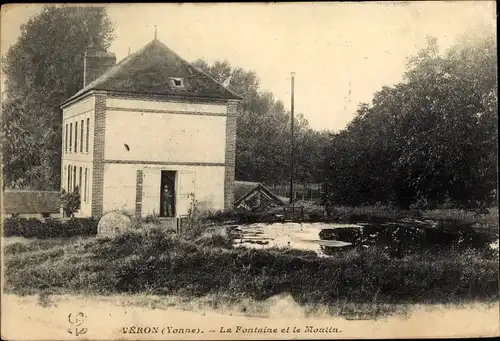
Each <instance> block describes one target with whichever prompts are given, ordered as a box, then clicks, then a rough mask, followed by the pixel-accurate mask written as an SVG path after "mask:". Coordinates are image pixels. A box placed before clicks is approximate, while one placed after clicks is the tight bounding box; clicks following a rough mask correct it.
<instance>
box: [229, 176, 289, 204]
mask: <svg viewBox="0 0 500 341" xmlns="http://www.w3.org/2000/svg"><path fill="white" fill-rule="evenodd" d="M255 191H261V193H264V194H265V195H266V196H267V197H268V198H269V199H271V200H272V201H273V202H275V203H276V204H278V205H284V202H283V201H282V200H281V199H280V198H279V197H278V196H277V195H276V194H274V193H273V192H271V190H270V189H269V188H267V187H266V186H264V185H263V184H261V183H260V182H249V181H235V182H234V204H235V206H238V205H239V204H241V203H242V202H244V201H245V200H246V199H247V198H249V197H251V196H252V194H253V193H254V192H255Z"/></svg>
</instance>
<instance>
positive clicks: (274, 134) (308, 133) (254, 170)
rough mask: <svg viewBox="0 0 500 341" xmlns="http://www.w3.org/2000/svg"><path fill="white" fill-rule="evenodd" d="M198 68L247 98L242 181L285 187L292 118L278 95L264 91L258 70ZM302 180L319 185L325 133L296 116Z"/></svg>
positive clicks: (240, 145) (240, 147) (239, 155)
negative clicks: (317, 181)
mask: <svg viewBox="0 0 500 341" xmlns="http://www.w3.org/2000/svg"><path fill="white" fill-rule="evenodd" d="M193 65H194V66H196V67H197V68H199V69H200V70H202V71H204V72H205V73H207V74H209V75H211V76H212V77H213V78H214V79H215V80H217V81H218V82H220V83H222V84H223V85H225V86H226V87H228V88H229V89H231V90H232V91H234V92H235V93H237V94H240V95H242V96H243V100H242V102H241V103H240V106H239V110H238V116H237V133H236V139H237V143H236V178H237V179H239V180H251V181H260V182H264V183H278V184H279V183H285V182H287V181H288V179H289V172H290V171H289V169H290V154H291V153H290V152H291V150H290V147H291V143H290V141H291V136H290V113H288V112H286V110H285V107H284V105H283V103H282V102H281V101H279V100H276V99H275V98H274V96H273V94H272V93H269V92H263V91H261V90H260V86H259V78H258V77H257V75H256V74H255V72H253V71H246V70H243V69H242V68H233V67H231V65H230V64H229V62H227V61H223V62H221V61H216V62H215V63H214V64H213V65H209V64H208V63H206V62H205V61H203V60H197V61H195V62H194V63H193ZM294 123H295V127H296V129H295V132H296V135H295V136H296V175H297V180H298V181H303V182H311V181H315V180H317V179H318V178H319V177H320V176H319V172H320V170H321V167H319V165H320V163H321V159H320V151H321V146H322V144H323V143H324V141H325V140H326V138H325V135H324V134H320V133H317V132H315V131H314V130H312V129H311V128H310V127H309V124H308V122H307V120H306V119H305V118H304V116H303V115H301V114H297V115H296V117H295V122H294Z"/></svg>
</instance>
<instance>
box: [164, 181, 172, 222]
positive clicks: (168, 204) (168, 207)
mask: <svg viewBox="0 0 500 341" xmlns="http://www.w3.org/2000/svg"><path fill="white" fill-rule="evenodd" d="M163 214H164V216H165V217H171V216H172V193H171V192H170V191H169V190H168V186H166V185H165V186H163Z"/></svg>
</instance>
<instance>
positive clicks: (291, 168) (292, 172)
mask: <svg viewBox="0 0 500 341" xmlns="http://www.w3.org/2000/svg"><path fill="white" fill-rule="evenodd" d="M291 75H292V104H291V119H292V120H291V130H292V139H291V142H292V143H291V147H292V148H291V149H292V150H291V160H290V204H291V203H292V201H293V174H294V168H295V137H294V135H293V125H294V112H293V111H294V98H293V97H294V86H295V84H294V83H295V72H292V73H291Z"/></svg>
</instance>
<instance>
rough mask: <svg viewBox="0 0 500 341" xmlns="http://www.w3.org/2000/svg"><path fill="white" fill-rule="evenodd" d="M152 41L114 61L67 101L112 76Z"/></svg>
mask: <svg viewBox="0 0 500 341" xmlns="http://www.w3.org/2000/svg"><path fill="white" fill-rule="evenodd" d="M153 42H154V40H152V41H150V42H149V43H147V44H146V45H144V46H143V47H141V48H140V49H139V50H137V51H135V52H134V53H132V54H131V55H129V56H127V57H125V58H123V59H122V60H120V61H119V62H118V63H116V64H115V65H113V66H112V67H111V68H109V69H108V71H106V72H104V73H103V74H102V75H100V76H99V77H97V78H96V79H94V80H93V81H92V82H90V83H89V84H87V85H86V86H84V87H83V88H82V89H80V90H79V91H78V92H77V93H76V94H74V95H73V96H71V97H70V98H69V99H68V101H69V100H71V99H72V98H76V97H78V96H80V95H82V94H83V93H85V92H86V91H88V90H90V89H91V88H92V87H93V86H95V85H96V84H98V83H100V82H103V81H105V80H106V79H108V78H110V77H111V76H113V75H114V74H115V73H116V72H117V70H119V69H120V68H121V67H123V66H124V65H126V64H128V63H130V62H131V61H132V60H134V58H136V57H137V56H138V55H139V54H140V53H141V52H142V51H144V50H145V49H146V48H147V47H149V45H151V44H152V43H153Z"/></svg>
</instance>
